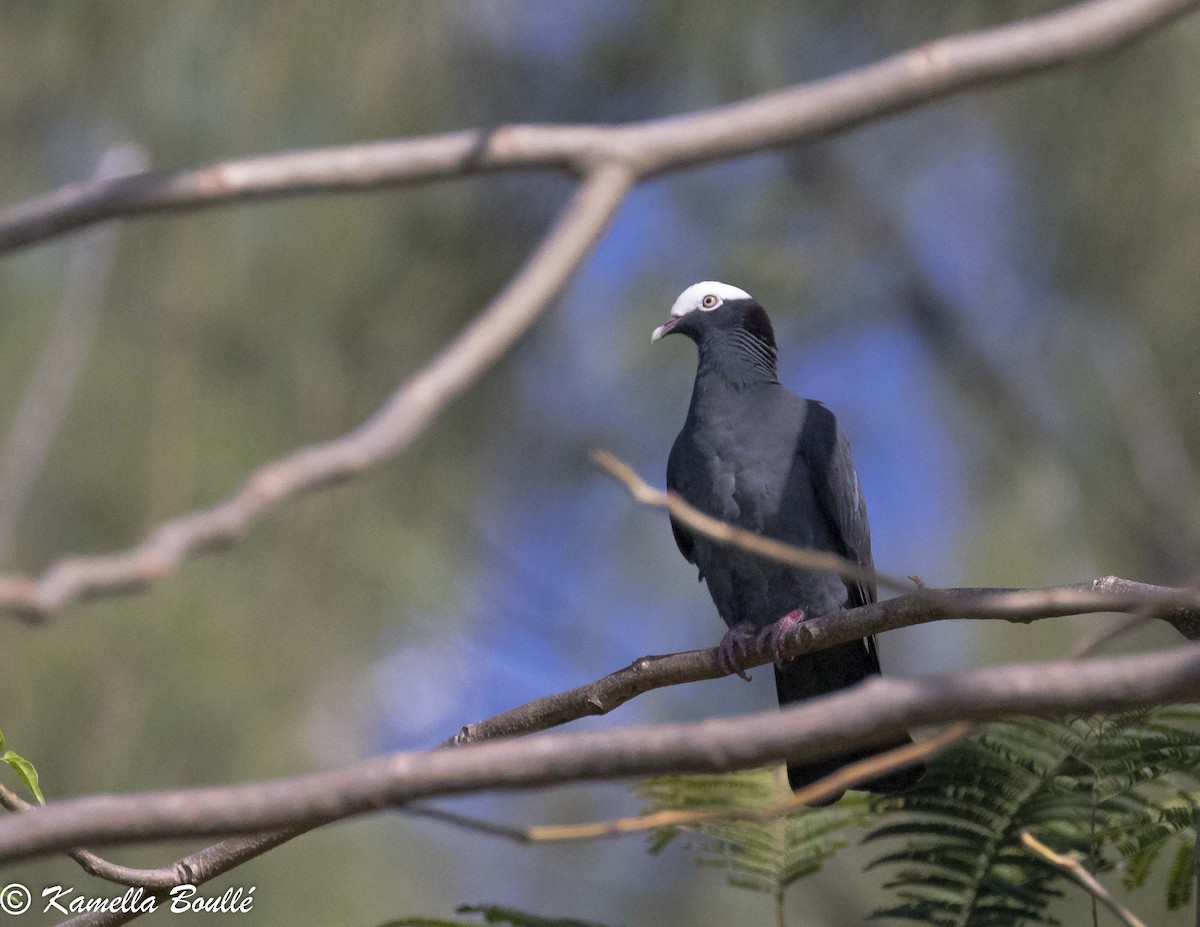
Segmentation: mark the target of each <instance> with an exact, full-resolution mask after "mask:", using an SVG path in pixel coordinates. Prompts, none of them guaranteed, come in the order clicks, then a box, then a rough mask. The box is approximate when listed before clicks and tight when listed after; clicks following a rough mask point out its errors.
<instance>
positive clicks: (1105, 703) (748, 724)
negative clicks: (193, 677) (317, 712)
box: [0, 646, 1200, 862]
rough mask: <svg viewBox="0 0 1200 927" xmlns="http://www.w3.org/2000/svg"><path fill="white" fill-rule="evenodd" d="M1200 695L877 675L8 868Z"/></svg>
mask: <svg viewBox="0 0 1200 927" xmlns="http://www.w3.org/2000/svg"><path fill="white" fill-rule="evenodd" d="M1197 697H1200V649H1198V648H1196V647H1193V646H1186V647H1179V648H1176V649H1174V650H1170V651H1166V652H1159V653H1149V654H1139V655H1137V656H1132V657H1119V658H1113V659H1103V660H1091V661H1085V662H1082V663H1081V662H1079V661H1060V662H1054V663H1037V664H1013V665H1008V666H998V667H989V668H986V669H979V670H973V671H970V672H965V673H957V674H948V675H942V676H929V677H924V678H921V679H912V680H904V679H884V678H873V679H871V680H869V681H867V682H865V683H863V684H861V685H858V686H855V687H853V688H852V689H848V690H844V691H842V692H839V693H837V694H834V695H830V696H826V697H822V698H817V699H811V700H808V701H805V702H803V703H800V704H797V705H795V706H789V707H787V708H785V709H782V710H780V711H767V712H762V713H759V714H754V715H747V716H743V717H737V718H720V719H710V720H708V721H703V722H698V723H690V724H664V725H647V726H644V727H635V728H626V729H618V730H611V731H598V732H591V733H583V734H541V735H538V736H536V737H532V738H528V739H522V740H509V739H504V740H498V741H492V742H489V743H483V744H471V745H469V746H466V747H462V748H460V749H456V750H430V751H426V752H421V753H397V754H393V755H391V756H386V757H379V758H376V759H372V760H366V761H364V762H360V763H355V764H353V765H350V766H345V767H342V768H340V769H336V770H332V771H329V772H323V773H314V774H310V775H305V776H299V777H295V778H290V779H279V780H273V781H267V782H257V783H252V784H248V785H239V786H226V787H213V788H200V789H182V790H176V791H166V792H154V793H146V794H128V795H105V796H97V797H92V798H77V799H68V800H66V801H61V802H54V803H51V804H48V805H46V806H44V807H41V808H37V809H34V810H32V811H27V812H23V813H21V814H18V815H14V816H12V817H10V818H7V819H6V820H4V821H0V862H7V861H12V860H18V859H27V858H30V857H33V856H39V855H43V854H46V853H51V852H55V851H61V850H66V849H70V848H72V847H75V846H79V845H81V844H109V843H132V842H144V841H149V840H158V839H164V838H168V837H170V838H175V837H194V836H203V835H211V834H225V835H228V834H235V833H250V832H255V831H260V830H265V829H267V828H274V827H285V826H295V827H307V826H313V825H318V824H326V823H330V822H332V821H336V820H341V819H344V818H348V817H353V816H357V815H362V814H367V813H370V812H373V811H379V810H382V809H386V808H392V807H397V806H399V805H403V804H405V803H406V802H410V801H413V800H415V799H421V798H429V797H432V796H435V795H454V794H463V793H467V792H474V791H480V790H484V789H530V788H539V787H544V786H549V785H555V784H560V783H565V782H585V781H599V780H609V779H623V778H629V777H633V776H645V775H653V774H661V773H684V772H704V771H707V772H726V771H730V770H735V769H749V768H752V767H754V766H761V765H763V764H765V763H770V762H776V761H780V760H795V759H801V758H803V759H805V760H810V761H811V760H814V759H818V758H822V757H826V756H830V755H833V754H834V753H836V752H840V751H843V750H849V749H857V748H860V747H869V746H872V745H874V744H878V743H880V742H881V741H884V740H886V739H887V738H889V737H894V736H896V735H897V734H898V733H899V732H900V731H901V730H905V729H907V728H909V727H912V726H915V725H922V724H944V723H947V722H952V721H964V720H969V721H986V720H992V719H995V718H999V717H1003V716H1006V715H1013V714H1088V713H1093V712H1102V711H1119V710H1126V709H1130V708H1136V707H1144V706H1150V705H1157V704H1163V703H1168V702H1172V701H1183V700H1187V699H1192V698H1197Z"/></svg>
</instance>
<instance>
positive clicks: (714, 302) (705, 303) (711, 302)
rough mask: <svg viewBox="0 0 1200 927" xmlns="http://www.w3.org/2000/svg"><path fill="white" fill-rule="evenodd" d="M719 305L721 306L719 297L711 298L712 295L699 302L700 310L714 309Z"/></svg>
mask: <svg viewBox="0 0 1200 927" xmlns="http://www.w3.org/2000/svg"><path fill="white" fill-rule="evenodd" d="M719 305H721V299H720V297H717V296H713V294H712V293H709V294H708V295H707V296H705V297H704V299H702V300H700V308H701V309H716V308H717V306H719Z"/></svg>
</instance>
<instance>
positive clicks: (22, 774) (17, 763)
mask: <svg viewBox="0 0 1200 927" xmlns="http://www.w3.org/2000/svg"><path fill="white" fill-rule="evenodd" d="M0 760H3V761H4V762H5V763H7V764H8V765H9V766H10V767H12V771H13V772H15V773H16V774H17V777H18V778H19V779H20V780H21V782H23V783H24V784H25V788H27V789H29V791H30V793H32V795H33V797H34V798H35V799H37V803H38V804H39V805H44V804H46V799H45V798H44V797H43V796H42V790H41V789H40V788H39V787H38V774H37V770H36V769H34V768H33V764H32V763H31V762H29V760H27V759H25V758H24V757H23V756H17V754H15V753H13V752H12V751H11V750H8V751H6V752H5V753H4V754H3V755H2V756H0Z"/></svg>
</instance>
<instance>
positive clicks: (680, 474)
mask: <svg viewBox="0 0 1200 927" xmlns="http://www.w3.org/2000/svg"><path fill="white" fill-rule="evenodd" d="M682 439H683V435H680V436H679V438H677V439H676V440H675V444H674V445H672V447H671V455H670V457H668V458H667V491H668V492H674V493H679V494H680V495H683V496H686V488H685V486H684V485H683V484H684V482H685V480H686V477H685V475H684V469H685V466H684V457H685V456H686V452H685V451H684V449H683V448H682V446H681V441H682ZM671 533H672V534H674V535H675V544H676V545H677V546H678V547H679V552H680V553H681V554H683V558H684V559H685V560H686V561H687V562H688V563H695V562H696V542H695V540H694V539H693V537H692V534H691V532H690V531H688V529H687V528H685V527H684V526H683V525H682V524H680V523H679V522H678V521H676V520H675V518H674V516H672V517H671ZM700 579H704V571H703V570H701V571H700Z"/></svg>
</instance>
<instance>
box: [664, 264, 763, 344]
mask: <svg viewBox="0 0 1200 927" xmlns="http://www.w3.org/2000/svg"><path fill="white" fill-rule="evenodd" d="M675 333H679V334H681V335H687V336H688V337H689V338H691V339H692V341H694V342H695V343H696V344H697V345H698V346H699V345H704V344H705V343H706V342H707V341H709V340H710V339H713V338H721V337H723V336H726V335H729V334H733V333H744V334H748V335H750V336H752V337H753V338H754V339H756V340H757V341H759V342H761V343H762V344H763V345H765V346H766V347H768V348H770V350H771V351H772V352H773V351H774V350H775V331H774V329H772V328H771V320H770V319H768V318H767V313H766V311H765V310H764V309H763V307H762V306H760V305H759V304H758V303H757V302H755V300H754V297H752V296H751V295H750V294H749V293H747V292H746V291H745V290H740V289H738V288H737V287H736V286H730V285H729V284H728V283H718V282H717V281H715V280H705V281H704V282H702V283H693V284H692V285H691V286H690V287H688V288H687V289H686V290H684V291H683V292H682V293H680V294H679V298H678V299H677V300H675V305H674V306H672V307H671V318H670V319H668V320H667V321H666V322H664V323H663V324H662V325H660V326H658V328H656V329H654V332H653V333H652V334H651V335H650V340H651V341H658V339H659V338H662V337H664V336H665V335H671V334H675Z"/></svg>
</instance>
